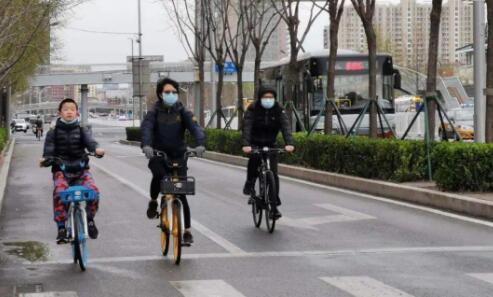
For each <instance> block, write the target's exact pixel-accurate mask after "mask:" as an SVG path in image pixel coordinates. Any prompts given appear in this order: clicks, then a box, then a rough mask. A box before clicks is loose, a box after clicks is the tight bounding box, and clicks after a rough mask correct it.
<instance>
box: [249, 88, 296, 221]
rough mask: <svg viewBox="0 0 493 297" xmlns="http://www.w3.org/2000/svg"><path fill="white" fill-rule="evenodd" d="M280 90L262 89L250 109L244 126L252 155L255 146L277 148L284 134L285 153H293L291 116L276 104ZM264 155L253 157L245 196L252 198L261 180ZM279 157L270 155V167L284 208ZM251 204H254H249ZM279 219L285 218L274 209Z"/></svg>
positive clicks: (250, 160) (251, 157)
mask: <svg viewBox="0 0 493 297" xmlns="http://www.w3.org/2000/svg"><path fill="white" fill-rule="evenodd" d="M276 96H277V94H276V91H275V89H274V88H272V87H270V86H261V87H260V88H259V90H258V94H257V98H258V99H257V100H256V101H255V102H254V103H253V104H252V105H250V106H249V107H248V109H247V111H246V112H245V118H244V123H243V152H244V153H245V154H250V153H251V152H252V146H253V147H264V146H267V147H274V145H275V143H276V138H277V134H278V133H279V131H281V132H282V136H283V138H284V142H285V144H286V145H285V150H286V151H287V152H293V151H294V146H293V136H292V135H291V125H290V124H289V120H288V116H287V114H286V111H285V110H284V109H283V108H282V106H281V105H280V104H279V103H278V102H277V101H276ZM260 161H261V160H260V156H257V155H251V156H250V158H249V160H248V174H247V180H246V182H245V186H244V188H243V194H245V195H250V194H251V192H252V190H253V187H254V185H255V180H256V178H257V168H258V166H259V165H260ZM277 163H278V157H277V154H271V155H270V166H271V170H272V172H273V173H274V178H275V181H276V187H277V193H278V197H277V206H279V205H281V200H280V199H279V176H278V174H277ZM249 203H251V201H249ZM273 211H274V216H275V218H276V219H278V218H280V217H281V216H282V215H281V213H280V212H279V210H278V209H277V207H276V208H275V209H273Z"/></svg>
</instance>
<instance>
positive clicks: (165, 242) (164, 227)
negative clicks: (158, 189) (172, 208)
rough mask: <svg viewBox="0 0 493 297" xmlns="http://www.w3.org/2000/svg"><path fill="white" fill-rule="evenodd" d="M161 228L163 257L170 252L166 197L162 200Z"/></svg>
mask: <svg viewBox="0 0 493 297" xmlns="http://www.w3.org/2000/svg"><path fill="white" fill-rule="evenodd" d="M159 227H160V228H161V252H162V253H163V256H166V255H168V250H169V221H168V206H167V204H166V199H164V197H163V198H162V199H161V215H160V223H159Z"/></svg>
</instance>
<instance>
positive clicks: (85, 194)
mask: <svg viewBox="0 0 493 297" xmlns="http://www.w3.org/2000/svg"><path fill="white" fill-rule="evenodd" d="M96 199H98V193H96V192H95V191H94V190H92V189H89V188H87V187H84V186H74V187H70V188H68V189H66V190H65V191H63V192H61V193H60V200H61V201H62V203H65V204H67V203H71V202H82V201H93V200H96Z"/></svg>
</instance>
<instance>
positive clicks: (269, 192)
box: [264, 171, 277, 233]
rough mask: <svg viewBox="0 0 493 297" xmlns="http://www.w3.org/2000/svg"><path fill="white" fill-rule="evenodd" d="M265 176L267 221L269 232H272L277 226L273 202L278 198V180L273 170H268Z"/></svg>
mask: <svg viewBox="0 0 493 297" xmlns="http://www.w3.org/2000/svg"><path fill="white" fill-rule="evenodd" d="M265 177H266V179H265V192H264V199H265V200H264V201H265V223H266V225H267V230H269V233H272V232H274V229H275V227H276V219H275V218H274V215H273V208H272V204H274V203H276V199H277V191H276V180H275V179H274V174H273V173H272V172H271V171H268V172H267V173H266V175H265Z"/></svg>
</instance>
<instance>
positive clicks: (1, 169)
mask: <svg viewBox="0 0 493 297" xmlns="http://www.w3.org/2000/svg"><path fill="white" fill-rule="evenodd" d="M14 147H15V140H14V139H12V138H11V139H10V140H9V142H8V143H7V145H6V146H5V148H4V149H3V151H2V154H1V157H3V164H2V165H1V166H0V213H1V212H2V204H3V198H4V196H5V189H6V188H7V178H8V175H9V171H10V163H11V161H12V154H13V152H14Z"/></svg>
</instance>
